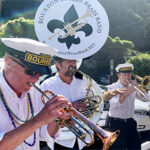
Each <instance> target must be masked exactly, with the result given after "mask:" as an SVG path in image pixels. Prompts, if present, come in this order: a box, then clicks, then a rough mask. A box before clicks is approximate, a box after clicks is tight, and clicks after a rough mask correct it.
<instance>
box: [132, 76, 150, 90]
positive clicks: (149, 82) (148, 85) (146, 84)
mask: <svg viewBox="0 0 150 150" xmlns="http://www.w3.org/2000/svg"><path fill="white" fill-rule="evenodd" d="M132 76H133V77H134V78H135V79H137V80H138V81H140V82H141V88H142V89H143V90H144V91H149V90H150V76H145V77H144V78H142V77H140V76H138V75H136V74H134V73H132Z"/></svg>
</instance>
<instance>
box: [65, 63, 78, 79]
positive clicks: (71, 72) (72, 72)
mask: <svg viewBox="0 0 150 150" xmlns="http://www.w3.org/2000/svg"><path fill="white" fill-rule="evenodd" d="M76 72H77V68H76V67H73V66H70V67H69V69H68V70H67V71H66V72H65V76H67V77H73V76H74V75H75V73H76Z"/></svg>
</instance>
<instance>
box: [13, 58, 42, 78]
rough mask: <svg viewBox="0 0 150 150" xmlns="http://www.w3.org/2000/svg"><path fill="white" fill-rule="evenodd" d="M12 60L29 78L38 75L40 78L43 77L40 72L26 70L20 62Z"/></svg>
mask: <svg viewBox="0 0 150 150" xmlns="http://www.w3.org/2000/svg"><path fill="white" fill-rule="evenodd" d="M12 60H13V61H14V62H15V63H17V64H18V65H20V66H21V67H23V68H24V73H25V74H27V75H29V76H36V75H38V74H39V75H40V76H42V75H43V74H42V73H40V72H37V71H33V70H31V69H29V68H27V67H26V66H25V65H23V64H22V63H21V62H19V61H17V60H15V59H12Z"/></svg>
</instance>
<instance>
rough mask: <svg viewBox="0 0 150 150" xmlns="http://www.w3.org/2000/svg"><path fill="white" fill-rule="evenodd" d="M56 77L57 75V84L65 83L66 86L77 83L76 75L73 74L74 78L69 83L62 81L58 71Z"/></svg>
mask: <svg viewBox="0 0 150 150" xmlns="http://www.w3.org/2000/svg"><path fill="white" fill-rule="evenodd" d="M55 77H56V82H57V84H60V85H64V86H72V85H74V84H76V78H75V77H74V76H73V79H72V81H71V83H70V84H67V83H65V82H64V81H62V80H61V78H60V77H59V74H58V72H57V73H56V75H55Z"/></svg>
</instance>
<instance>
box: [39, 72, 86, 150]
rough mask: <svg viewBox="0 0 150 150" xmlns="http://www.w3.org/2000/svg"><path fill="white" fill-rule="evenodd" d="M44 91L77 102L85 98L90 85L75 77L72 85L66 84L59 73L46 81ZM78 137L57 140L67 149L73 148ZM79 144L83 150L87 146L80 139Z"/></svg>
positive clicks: (43, 86) (43, 85) (42, 86)
mask: <svg viewBox="0 0 150 150" xmlns="http://www.w3.org/2000/svg"><path fill="white" fill-rule="evenodd" d="M40 88H41V89H42V90H43V91H45V90H47V89H48V90H50V91H52V92H53V93H54V94H59V95H63V96H64V97H65V98H67V99H68V100H69V101H70V102H75V101H77V100H79V99H83V98H85V95H86V92H87V88H88V83H87V82H86V81H85V80H81V79H78V78H75V77H73V80H72V82H71V83H70V84H66V83H64V82H63V81H62V80H61V79H60V77H59V75H58V73H57V74H56V75H55V76H54V77H51V78H48V79H47V80H45V81H44V82H43V83H42V85H41V87H40ZM75 141H76V137H75V136H74V138H72V139H70V140H63V141H62V140H57V141H56V143H58V144H60V145H63V146H65V147H70V148H72V147H73V146H74V144H75ZM78 143H79V149H82V148H83V147H84V146H85V143H83V142H82V141H81V140H80V139H78Z"/></svg>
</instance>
